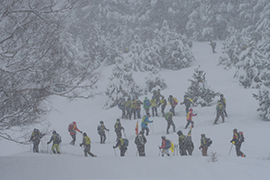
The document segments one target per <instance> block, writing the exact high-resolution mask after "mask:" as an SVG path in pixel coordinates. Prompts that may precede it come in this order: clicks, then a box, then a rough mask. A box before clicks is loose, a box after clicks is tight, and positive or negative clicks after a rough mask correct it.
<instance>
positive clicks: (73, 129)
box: [68, 121, 82, 145]
mask: <svg viewBox="0 0 270 180" xmlns="http://www.w3.org/2000/svg"><path fill="white" fill-rule="evenodd" d="M68 131H69V134H70V136H71V137H72V141H71V142H70V143H69V144H71V145H75V141H76V131H78V132H80V133H82V131H80V130H79V129H78V128H77V125H76V122H75V121H73V122H72V123H70V124H69V126H68Z"/></svg>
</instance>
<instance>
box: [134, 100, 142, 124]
mask: <svg viewBox="0 0 270 180" xmlns="http://www.w3.org/2000/svg"><path fill="white" fill-rule="evenodd" d="M142 104H143V103H142V101H140V100H139V99H138V98H136V100H135V105H136V114H137V118H138V119H140V118H141V105H142Z"/></svg>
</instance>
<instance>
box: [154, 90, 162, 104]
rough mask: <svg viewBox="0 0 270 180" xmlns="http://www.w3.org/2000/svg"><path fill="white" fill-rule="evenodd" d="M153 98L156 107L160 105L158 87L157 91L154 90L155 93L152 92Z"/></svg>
mask: <svg viewBox="0 0 270 180" xmlns="http://www.w3.org/2000/svg"><path fill="white" fill-rule="evenodd" d="M153 96H154V98H155V99H156V103H157V107H159V106H160V103H159V102H160V97H161V94H160V89H158V90H157V91H155V93H154V94H153Z"/></svg>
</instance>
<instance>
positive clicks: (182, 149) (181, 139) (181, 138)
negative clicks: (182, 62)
mask: <svg viewBox="0 0 270 180" xmlns="http://www.w3.org/2000/svg"><path fill="white" fill-rule="evenodd" d="M177 135H178V144H179V154H180V155H181V156H187V147H186V136H185V135H183V132H182V131H181V130H179V131H178V132H177Z"/></svg>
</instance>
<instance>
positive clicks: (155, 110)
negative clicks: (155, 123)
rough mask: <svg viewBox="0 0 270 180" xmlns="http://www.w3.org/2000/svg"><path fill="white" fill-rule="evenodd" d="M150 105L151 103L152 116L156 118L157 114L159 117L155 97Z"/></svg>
mask: <svg viewBox="0 0 270 180" xmlns="http://www.w3.org/2000/svg"><path fill="white" fill-rule="evenodd" d="M150 103H151V107H152V116H153V117H154V116H155V113H156V116H158V114H157V100H156V98H155V97H154V96H153V97H152V99H151V101H150Z"/></svg>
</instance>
